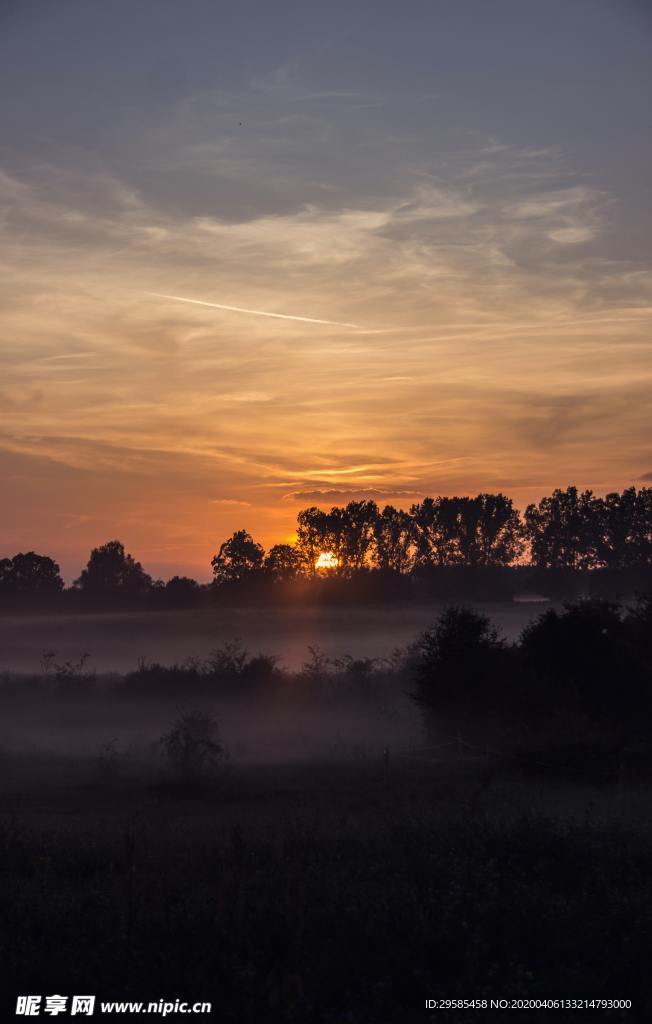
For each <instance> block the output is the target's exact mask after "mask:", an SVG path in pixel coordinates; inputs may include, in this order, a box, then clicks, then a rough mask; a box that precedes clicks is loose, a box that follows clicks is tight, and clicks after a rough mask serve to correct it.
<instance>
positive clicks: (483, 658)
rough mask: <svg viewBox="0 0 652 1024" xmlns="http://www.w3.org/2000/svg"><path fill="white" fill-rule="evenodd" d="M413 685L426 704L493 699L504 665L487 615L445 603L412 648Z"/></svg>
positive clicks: (463, 704)
mask: <svg viewBox="0 0 652 1024" xmlns="http://www.w3.org/2000/svg"><path fill="white" fill-rule="evenodd" d="M413 653H414V656H415V671H416V682H417V690H416V693H415V694H414V696H415V699H416V700H417V701H418V703H419V704H421V705H422V706H423V707H425V708H438V707H444V706H446V705H454V706H456V707H458V708H464V709H468V708H469V707H470V706H471V705H472V704H476V703H477V704H481V703H484V702H485V701H486V700H492V701H493V700H497V699H499V698H498V693H497V691H496V687H497V684H498V683H499V681H500V679H501V676H502V675H503V673H504V669H505V660H506V654H507V648H506V645H505V641H504V640H503V639H502V638H501V637H500V636H499V635H498V631H497V630H496V628H495V627H494V626H492V624H491V622H490V621H489V619H488V618H487V617H486V616H485V615H481V614H480V613H479V612H476V611H474V610H473V609H471V608H446V609H445V610H444V611H443V612H442V614H441V615H440V616H439V619H438V620H437V622H436V623H435V625H434V626H433V628H432V629H429V630H426V632H425V633H423V634H422V636H421V637H420V639H419V640H418V642H417V644H416V646H415V648H414V652H413Z"/></svg>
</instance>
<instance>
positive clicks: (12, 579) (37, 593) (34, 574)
mask: <svg viewBox="0 0 652 1024" xmlns="http://www.w3.org/2000/svg"><path fill="white" fill-rule="evenodd" d="M62 590H63V580H62V578H61V574H60V570H59V566H58V565H57V563H56V562H55V561H54V560H53V559H52V558H49V557H48V556H47V555H37V554H36V552H35V551H27V552H21V553H20V554H18V555H14V557H13V558H3V559H2V560H0V597H2V599H3V601H4V602H5V603H9V602H11V601H19V602H21V603H24V602H25V601H32V600H33V601H36V602H38V601H42V600H48V599H50V598H54V597H56V596H57V595H58V594H60V593H61V591H62Z"/></svg>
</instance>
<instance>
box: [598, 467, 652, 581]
mask: <svg viewBox="0 0 652 1024" xmlns="http://www.w3.org/2000/svg"><path fill="white" fill-rule="evenodd" d="M599 512H600V527H599V530H598V543H597V558H598V562H599V564H601V565H604V566H606V567H607V568H609V569H629V568H631V567H632V566H637V565H638V566H640V565H652V487H643V488H642V489H641V490H640V491H637V490H636V488H635V487H628V488H626V490H624V491H623V492H622V494H619V493H618V492H617V491H616V492H613V493H611V494H607V495H606V497H605V498H604V499H602V500H600V501H599Z"/></svg>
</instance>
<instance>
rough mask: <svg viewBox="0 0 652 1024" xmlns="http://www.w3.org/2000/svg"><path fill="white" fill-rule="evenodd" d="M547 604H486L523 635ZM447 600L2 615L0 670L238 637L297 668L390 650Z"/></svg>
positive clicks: (152, 655) (165, 650)
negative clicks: (312, 658)
mask: <svg viewBox="0 0 652 1024" xmlns="http://www.w3.org/2000/svg"><path fill="white" fill-rule="evenodd" d="M542 607H545V605H540V604H538V603H533V604H532V603H514V604H508V603H504V604H491V605H489V604H488V605H486V606H483V607H482V610H483V612H484V614H486V615H488V616H489V617H490V618H491V620H492V622H494V623H495V624H496V625H497V626H498V628H499V629H500V630H501V631H502V632H503V634H504V635H505V636H506V637H507V638H508V639H510V640H514V639H516V638H517V636H518V635H519V633H520V632H521V630H522V629H523V626H524V625H525V624H526V623H527V622H528V621H529V620H530V619H531V618H532V617H533V616H534V615H536V614H538V613H539V612H540V611H541V609H542ZM441 609H442V606H441V605H435V604H432V605H428V606H426V605H417V606H409V607H384V608H352V607H347V608H328V607H323V606H322V607H304V608H295V607H292V608H287V607H286V608H277V609H274V608H269V607H257V608H202V609H196V610H187V611H169V612H125V613H107V614H90V613H85V614H77V615H48V616H38V615H30V616H28V617H21V618H19V617H14V616H3V617H0V671H14V672H15V671H19V672H34V671H37V670H38V668H39V664H40V659H41V656H42V654H43V652H44V651H55V652H56V654H57V659H58V660H59V661H65V660H76V659H78V658H79V656H80V654H83V653H87V654H88V655H89V660H88V666H89V667H90V668H91V669H94V670H96V671H97V672H128V671H130V670H131V669H133V668H135V666H136V665H137V663H138V661H139V659H141V658H144V659H146V660H149V661H157V662H160V663H162V664H168V665H169V664H173V663H174V662H182V661H184V660H185V659H186V658H189V657H195V658H200V659H201V658H205V657H207V656H208V655H209V654H210V652H211V651H212V650H213V649H214V648H215V647H217V646H219V645H220V644H223V643H224V642H225V641H228V640H232V639H234V638H235V637H239V638H240V639H241V640H242V641H243V643H244V645H245V647H246V648H247V649H248V650H249V652H250V653H252V654H255V653H258V652H260V651H262V652H264V653H265V654H269V655H274V656H275V657H277V658H278V659H279V664H280V665H281V666H282V667H285V668H287V669H289V670H291V671H296V670H297V669H299V668H300V667H301V665H302V664H303V663H304V662H305V660H306V658H307V657H308V648H309V647H310V646H312V647H319V648H321V649H322V650H323V651H324V652H325V653H326V654H327V655H329V656H330V657H342V656H343V655H346V654H349V655H351V656H352V657H354V658H362V657H373V658H383V657H389V656H391V654H392V652H393V651H394V650H395V648H397V647H403V646H405V645H406V644H408V643H410V642H411V641H413V640H414V639H416V637H417V636H418V635H419V633H420V632H422V631H423V630H424V629H426V628H427V627H428V626H430V625H431V624H432V623H433V622H434V621H435V619H436V618H437V616H438V614H439V613H440V611H441Z"/></svg>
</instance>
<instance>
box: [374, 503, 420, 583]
mask: <svg viewBox="0 0 652 1024" xmlns="http://www.w3.org/2000/svg"><path fill="white" fill-rule="evenodd" d="M413 539H414V526H413V521H412V517H411V516H410V514H409V513H408V512H404V511H403V509H398V508H394V506H393V505H385V508H384V509H383V511H382V512H381V513H379V514H378V515H377V517H376V519H375V521H374V525H373V541H374V549H373V557H374V564H375V565H376V566H377V568H379V569H384V570H389V571H392V572H401V573H404V572H407V571H408V570H409V569H410V567H411V564H412V545H413Z"/></svg>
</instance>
